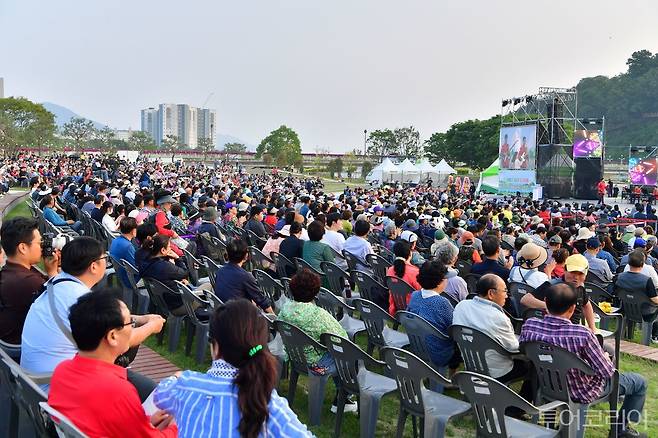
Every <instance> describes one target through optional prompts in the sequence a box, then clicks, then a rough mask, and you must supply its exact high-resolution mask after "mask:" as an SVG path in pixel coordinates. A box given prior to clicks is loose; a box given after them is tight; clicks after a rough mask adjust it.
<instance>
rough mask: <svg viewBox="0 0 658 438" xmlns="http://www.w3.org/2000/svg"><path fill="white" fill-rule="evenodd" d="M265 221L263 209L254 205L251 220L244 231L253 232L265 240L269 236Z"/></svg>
mask: <svg viewBox="0 0 658 438" xmlns="http://www.w3.org/2000/svg"><path fill="white" fill-rule="evenodd" d="M263 219H264V217H263V208H262V207H260V206H258V205H254V206H253V207H251V212H250V218H249V220H248V221H247V223H246V224H245V225H244V229H245V230H248V231H251V232H252V233H254V234H256V235H257V236H258V237H261V238H265V237H266V236H267V232H266V231H265V226H264V225H263Z"/></svg>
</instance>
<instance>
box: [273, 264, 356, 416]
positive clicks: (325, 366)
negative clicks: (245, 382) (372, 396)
mask: <svg viewBox="0 0 658 438" xmlns="http://www.w3.org/2000/svg"><path fill="white" fill-rule="evenodd" d="M318 292H320V277H319V276H318V275H317V274H316V273H314V272H311V271H310V270H309V269H303V270H302V271H301V272H298V273H296V274H295V275H293V277H292V278H291V279H290V293H291V294H292V297H293V299H292V300H289V301H287V302H286V303H285V304H284V305H283V308H282V309H281V312H280V313H279V316H278V319H280V320H281V321H285V322H287V323H290V324H293V325H295V326H297V327H299V328H300V329H302V330H303V331H304V333H306V334H307V335H309V336H310V337H311V338H313V339H315V340H316V341H318V342H320V335H321V334H322V333H331V334H333V335H336V336H341V337H343V338H347V332H346V331H345V329H344V328H343V327H342V326H341V325H340V323H339V322H338V321H336V318H334V317H333V316H331V314H330V313H329V312H327V311H326V310H324V309H323V308H321V307H319V306H317V305H315V303H314V302H313V300H314V299H315V297H316V296H317V295H318ZM305 353H306V361H307V362H308V364H309V366H310V368H311V371H312V372H313V373H315V374H317V375H327V374H329V375H331V376H334V382H335V383H336V384H337V385H338V384H339V383H338V378H337V377H336V375H337V373H338V371H337V369H336V362H335V361H334V359H333V358H332V357H331V355H330V354H329V353H328V352H325V353H324V354H320V353H318V352H317V351H315V350H313V349H312V348H311V349H309V350H305ZM336 402H337V399H336V398H334V402H333V406H332V408H331V410H332V412H334V413H335V412H336V411H337V405H336ZM345 411H356V403H355V402H353V401H349V402H348V403H347V404H346V405H345Z"/></svg>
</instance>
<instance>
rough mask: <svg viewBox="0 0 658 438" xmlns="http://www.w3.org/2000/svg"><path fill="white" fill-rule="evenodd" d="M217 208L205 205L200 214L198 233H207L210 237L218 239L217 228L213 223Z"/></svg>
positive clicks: (215, 218)
mask: <svg viewBox="0 0 658 438" xmlns="http://www.w3.org/2000/svg"><path fill="white" fill-rule="evenodd" d="M217 215H218V213H217V209H216V208H215V207H206V209H205V210H204V211H203V215H202V216H201V225H199V229H198V230H197V233H198V234H203V233H208V234H209V235H210V236H211V237H216V238H217V239H220V238H221V237H220V235H219V228H217V225H215V222H216V221H217Z"/></svg>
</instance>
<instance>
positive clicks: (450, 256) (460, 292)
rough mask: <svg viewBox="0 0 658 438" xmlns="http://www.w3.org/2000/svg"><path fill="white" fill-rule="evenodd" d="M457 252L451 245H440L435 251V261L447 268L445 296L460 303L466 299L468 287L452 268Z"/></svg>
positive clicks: (455, 261)
mask: <svg viewBox="0 0 658 438" xmlns="http://www.w3.org/2000/svg"><path fill="white" fill-rule="evenodd" d="M458 253H459V250H458V249H457V247H456V246H455V245H453V244H451V243H446V244H444V245H440V246H439V247H438V248H437V249H436V254H435V256H436V260H438V261H440V262H441V263H443V265H444V266H445V267H446V268H448V273H447V274H446V278H447V279H448V283H447V284H446V287H445V290H444V292H445V293H446V294H447V295H450V296H451V297H452V298H454V299H455V301H461V300H464V299H466V297H467V296H468V285H467V284H466V280H464V279H463V278H461V277H460V276H459V271H457V270H456V269H455V268H454V265H455V263H457V255H458Z"/></svg>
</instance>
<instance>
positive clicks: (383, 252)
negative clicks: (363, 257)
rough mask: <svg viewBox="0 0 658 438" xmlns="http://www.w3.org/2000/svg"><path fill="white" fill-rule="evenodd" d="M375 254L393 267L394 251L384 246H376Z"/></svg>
mask: <svg viewBox="0 0 658 438" xmlns="http://www.w3.org/2000/svg"><path fill="white" fill-rule="evenodd" d="M375 252H376V253H377V254H379V255H380V256H382V257H384V258H385V259H386V260H387V261H388V262H389V263H390V264H391V265H392V264H393V262H394V261H395V254H393V251H391V250H390V249H388V248H386V247H385V246H384V245H376V246H375Z"/></svg>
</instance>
